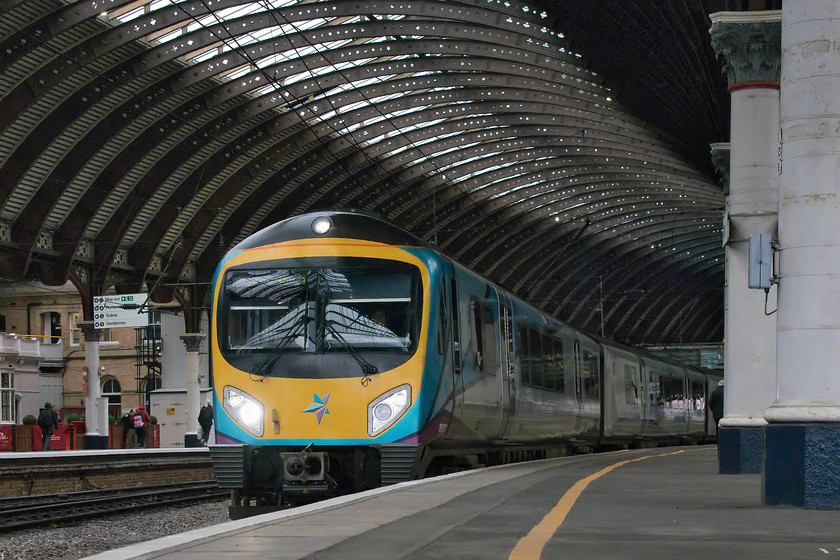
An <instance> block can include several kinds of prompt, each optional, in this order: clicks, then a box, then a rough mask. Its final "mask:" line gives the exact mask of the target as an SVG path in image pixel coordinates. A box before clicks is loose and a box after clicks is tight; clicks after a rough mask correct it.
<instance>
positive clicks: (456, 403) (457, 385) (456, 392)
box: [447, 270, 464, 418]
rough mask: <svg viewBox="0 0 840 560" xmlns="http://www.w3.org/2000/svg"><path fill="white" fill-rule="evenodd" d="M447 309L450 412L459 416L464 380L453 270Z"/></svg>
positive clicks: (458, 311) (462, 406) (462, 400)
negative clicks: (451, 401)
mask: <svg viewBox="0 0 840 560" xmlns="http://www.w3.org/2000/svg"><path fill="white" fill-rule="evenodd" d="M447 295H448V296H449V306H448V308H449V310H450V318H449V324H450V327H451V328H450V332H451V337H452V339H451V343H452V399H453V403H452V404H453V410H452V413H453V414H454V416H455V417H456V418H460V417H461V414H462V413H463V408H464V380H463V375H462V373H463V364H462V355H461V354H462V352H463V350H462V348H461V321H460V310H459V309H458V307H459V304H460V303H459V302H460V300H459V299H458V283H457V282H456V281H455V271H454V270H453V271H452V277H451V279H450V282H449V290H448V294H447Z"/></svg>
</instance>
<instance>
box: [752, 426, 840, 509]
mask: <svg viewBox="0 0 840 560" xmlns="http://www.w3.org/2000/svg"><path fill="white" fill-rule="evenodd" d="M838 459H840V424H836V423H831V424H770V425H768V426H767V442H766V452H765V458H764V472H763V473H762V501H763V502H764V504H765V505H792V506H799V507H802V508H806V509H840V469H838V466H837V465H838Z"/></svg>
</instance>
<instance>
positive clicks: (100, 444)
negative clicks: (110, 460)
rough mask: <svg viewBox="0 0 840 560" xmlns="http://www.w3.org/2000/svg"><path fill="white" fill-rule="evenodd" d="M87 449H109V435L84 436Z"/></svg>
mask: <svg viewBox="0 0 840 560" xmlns="http://www.w3.org/2000/svg"><path fill="white" fill-rule="evenodd" d="M83 442H84V446H85V449H108V436H89V435H87V434H85V435H84V438H83Z"/></svg>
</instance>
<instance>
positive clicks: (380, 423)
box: [211, 212, 707, 517]
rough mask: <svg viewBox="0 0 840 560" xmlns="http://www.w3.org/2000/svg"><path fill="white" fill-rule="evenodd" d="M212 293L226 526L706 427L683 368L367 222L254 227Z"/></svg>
mask: <svg viewBox="0 0 840 560" xmlns="http://www.w3.org/2000/svg"><path fill="white" fill-rule="evenodd" d="M213 294H214V303H213V310H214V313H213V323H212V327H211V332H212V337H211V358H212V374H213V391H214V397H215V400H216V404H217V406H216V407H215V408H216V438H217V439H216V445H213V446H211V454H212V456H213V460H214V468H215V469H216V476H217V479H218V480H219V481H220V485H221V486H222V487H227V488H230V489H231V490H232V491H233V492H232V495H233V503H232V507H231V515H232V516H233V517H239V516H242V515H249V514H252V513H255V512H257V511H264V508H266V507H281V506H283V505H287V504H290V503H299V502H302V501H307V500H311V499H317V498H319V497H322V496H327V495H333V494H336V493H342V492H351V491H357V490H360V489H364V488H370V487H374V486H378V485H380V484H387V483H391V482H397V481H399V480H405V479H408V478H415V477H420V476H426V475H428V474H434V473H439V472H446V471H448V470H453V469H458V468H464V467H465V466H475V465H481V464H493V463H497V462H502V461H507V460H513V459H522V458H534V457H544V456H548V455H556V454H561V453H567V452H572V451H574V450H575V449H592V448H595V447H598V446H601V445H607V444H609V445H632V444H636V443H639V442H640V441H642V439H645V438H646V439H648V440H653V441H657V440H661V441H667V440H669V439H670V440H676V441H678V440H679V439H680V438H686V437H694V438H696V439H702V437H704V434H705V432H706V430H707V424H706V423H705V422H704V419H705V416H704V415H703V414H702V413H701V415H700V416H698V414H697V413H698V412H699V411H698V410H696V405H695V404H691V405H690V406H689V404H688V403H689V402H691V403H694V402H695V401H696V399H695V396H694V393H696V392H698V391H700V392H703V395H699V397H700V398H701V400H702V399H704V398H705V392H706V391H707V389H706V386H705V385H704V384H703V376H702V374H701V373H699V372H698V371H689V370H687V369H686V368H684V367H682V366H678V365H675V364H671V363H668V362H666V361H664V360H660V359H657V358H654V357H652V356H650V355H647V354H644V353H640V352H637V351H635V350H633V349H630V348H624V347H620V346H619V345H612V344H610V343H607V342H605V341H601V340H598V339H596V338H594V337H591V336H589V335H587V334H586V333H583V332H580V331H577V330H575V329H572V328H570V327H569V326H567V325H564V324H563V323H561V322H559V321H557V320H556V319H554V318H551V317H548V316H546V315H545V314H544V313H542V312H540V311H539V310H537V309H535V308H533V307H531V306H530V305H528V304H527V303H525V302H523V301H522V300H519V299H517V298H516V297H513V296H512V295H511V294H509V293H507V292H505V291H504V290H503V289H501V288H500V287H498V286H496V285H494V284H492V283H491V282H489V281H487V280H486V279H484V278H482V277H480V276H479V275H477V274H475V273H473V272H471V271H469V270H468V269H466V268H464V267H463V266H461V265H459V264H458V263H456V262H454V261H452V260H451V259H449V258H447V257H445V256H444V255H442V254H440V253H439V252H437V251H436V250H434V249H433V248H431V247H429V246H427V245H425V244H424V243H423V242H421V241H420V240H418V239H417V238H415V237H413V236H411V235H410V234H408V233H407V232H405V231H403V230H401V229H399V228H397V227H396V226H393V225H392V224H389V223H387V222H385V221H383V220H380V219H378V218H375V217H373V216H369V215H365V214H358V213H352V212H322V213H315V214H308V215H302V216H297V217H295V218H290V219H288V220H285V221H283V222H280V223H278V224H275V225H274V226H271V227H269V228H266V229H265V230H262V231H261V232H258V233H256V234H254V235H253V236H251V237H249V238H248V239H246V240H245V241H243V242H242V243H240V244H239V245H238V246H237V247H235V248H234V249H233V250H232V251H231V252H230V253H229V254H228V255H227V256H226V257H225V258H224V259H223V261H222V262H221V263H220V265H219V268H218V270H217V273H216V277H215V282H214V287H213Z"/></svg>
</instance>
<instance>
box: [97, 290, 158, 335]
mask: <svg viewBox="0 0 840 560" xmlns="http://www.w3.org/2000/svg"><path fill="white" fill-rule="evenodd" d="M148 297H149V294H123V295H120V296H94V298H93V326H94V328H97V329H115V328H120V327H145V326H146V325H148V324H149V308H148V307H147V306H146V299H147V298H148Z"/></svg>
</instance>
